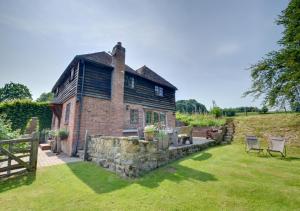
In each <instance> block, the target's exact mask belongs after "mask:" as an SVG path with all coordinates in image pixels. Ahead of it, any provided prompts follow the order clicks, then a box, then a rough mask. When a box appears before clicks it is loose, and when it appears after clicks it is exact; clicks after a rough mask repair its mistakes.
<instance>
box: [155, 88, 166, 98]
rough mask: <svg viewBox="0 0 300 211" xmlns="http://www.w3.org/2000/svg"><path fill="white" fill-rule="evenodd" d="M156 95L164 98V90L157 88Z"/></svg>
mask: <svg viewBox="0 0 300 211" xmlns="http://www.w3.org/2000/svg"><path fill="white" fill-rule="evenodd" d="M155 95H156V96H160V97H163V96H164V89H163V88H162V87H160V86H155Z"/></svg>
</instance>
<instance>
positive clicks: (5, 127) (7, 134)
mask: <svg viewBox="0 0 300 211" xmlns="http://www.w3.org/2000/svg"><path fill="white" fill-rule="evenodd" d="M19 135H20V130H15V131H13V130H12V129H11V122H10V121H8V120H6V117H5V115H0V140H6V139H11V138H16V137H18V136H19Z"/></svg>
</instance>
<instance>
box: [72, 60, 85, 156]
mask: <svg viewBox="0 0 300 211" xmlns="http://www.w3.org/2000/svg"><path fill="white" fill-rule="evenodd" d="M81 62H82V64H83V66H82V80H81V88H80V97H79V111H78V116H77V130H76V131H77V136H76V138H77V139H76V143H75V147H74V148H73V152H72V156H73V157H75V156H77V149H78V145H79V140H80V124H81V113H82V107H83V85H84V79H85V62H84V61H83V60H81ZM78 78H79V74H78Z"/></svg>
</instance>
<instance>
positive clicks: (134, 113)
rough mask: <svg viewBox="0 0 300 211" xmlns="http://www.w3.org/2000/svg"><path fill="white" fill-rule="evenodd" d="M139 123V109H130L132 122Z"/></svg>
mask: <svg viewBox="0 0 300 211" xmlns="http://www.w3.org/2000/svg"><path fill="white" fill-rule="evenodd" d="M138 123H139V111H138V110H137V109H130V124H138Z"/></svg>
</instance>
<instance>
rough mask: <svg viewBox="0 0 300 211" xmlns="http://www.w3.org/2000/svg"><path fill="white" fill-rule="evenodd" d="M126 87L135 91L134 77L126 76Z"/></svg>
mask: <svg viewBox="0 0 300 211" xmlns="http://www.w3.org/2000/svg"><path fill="white" fill-rule="evenodd" d="M125 87H127V88H130V89H134V77H133V76H129V75H126V76H125Z"/></svg>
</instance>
